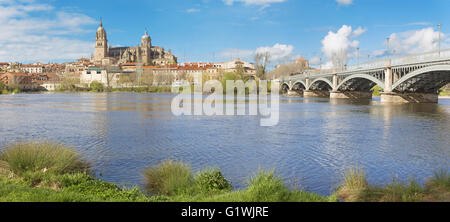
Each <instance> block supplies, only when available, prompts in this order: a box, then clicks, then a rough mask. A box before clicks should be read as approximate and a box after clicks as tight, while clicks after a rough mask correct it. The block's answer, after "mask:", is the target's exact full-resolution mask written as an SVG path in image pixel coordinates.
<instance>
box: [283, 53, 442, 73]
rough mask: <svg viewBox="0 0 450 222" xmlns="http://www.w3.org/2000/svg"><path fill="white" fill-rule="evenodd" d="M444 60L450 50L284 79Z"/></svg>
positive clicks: (309, 71)
mask: <svg viewBox="0 0 450 222" xmlns="http://www.w3.org/2000/svg"><path fill="white" fill-rule="evenodd" d="M443 60H450V49H446V50H441V51H440V52H439V51H433V52H427V53H421V54H414V55H407V56H401V57H396V58H390V59H381V60H376V61H372V62H367V63H361V64H356V65H349V66H346V67H345V68H344V70H319V71H313V70H308V71H305V72H302V73H297V74H296V75H294V76H290V77H287V78H284V79H287V80H293V79H296V78H299V77H302V75H303V76H305V77H306V76H320V75H326V74H332V73H339V72H351V71H356V70H369V69H379V68H384V67H386V66H402V65H412V64H417V63H424V62H434V61H437V62H438V61H443Z"/></svg>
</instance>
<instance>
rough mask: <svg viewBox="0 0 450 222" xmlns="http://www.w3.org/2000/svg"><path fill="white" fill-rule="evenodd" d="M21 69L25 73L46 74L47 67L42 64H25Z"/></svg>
mask: <svg viewBox="0 0 450 222" xmlns="http://www.w3.org/2000/svg"><path fill="white" fill-rule="evenodd" d="M20 69H21V71H22V72H24V73H44V71H45V66H44V65H42V64H41V63H35V64H23V65H21V67H20Z"/></svg>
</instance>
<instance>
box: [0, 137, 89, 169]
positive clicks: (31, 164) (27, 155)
mask: <svg viewBox="0 0 450 222" xmlns="http://www.w3.org/2000/svg"><path fill="white" fill-rule="evenodd" d="M0 161H3V163H4V164H3V170H9V171H11V172H12V173H14V174H16V175H19V176H21V175H23V174H26V173H30V172H31V173H35V172H40V171H42V172H47V171H48V172H49V173H54V174H65V173H77V172H86V171H88V169H89V164H88V163H87V162H85V161H83V160H82V158H81V156H80V155H79V154H78V153H77V152H75V151H74V150H73V149H72V148H70V147H66V146H64V145H61V144H56V143H50V142H26V143H16V144H13V145H10V146H8V147H6V149H5V150H4V151H3V152H1V153H0ZM6 163H7V164H6Z"/></svg>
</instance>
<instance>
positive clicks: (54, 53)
mask: <svg viewBox="0 0 450 222" xmlns="http://www.w3.org/2000/svg"><path fill="white" fill-rule="evenodd" d="M32 12H39V13H32ZM95 23H96V21H95V20H94V19H92V18H91V17H89V16H87V15H84V14H79V13H72V12H66V11H63V10H55V9H54V7H53V6H51V5H47V4H39V3H35V2H34V1H32V0H21V1H13V0H0V27H2V28H1V30H2V31H1V35H0V61H42V62H47V61H50V60H55V59H57V60H65V59H77V58H80V57H86V56H89V54H90V52H91V51H92V48H93V42H92V41H81V40H76V39H73V37H72V36H73V35H79V34H82V33H86V32H87V30H86V29H84V26H85V25H92V24H95Z"/></svg>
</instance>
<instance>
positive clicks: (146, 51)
mask: <svg viewBox="0 0 450 222" xmlns="http://www.w3.org/2000/svg"><path fill="white" fill-rule="evenodd" d="M151 48H152V39H151V38H150V36H149V35H148V32H147V31H145V34H144V35H143V36H142V38H141V52H142V62H143V63H144V64H146V65H150V63H151Z"/></svg>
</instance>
